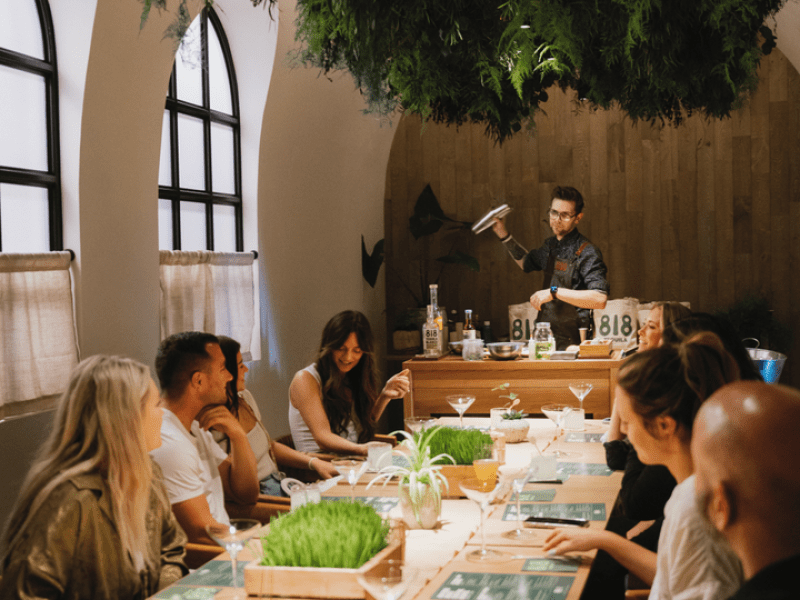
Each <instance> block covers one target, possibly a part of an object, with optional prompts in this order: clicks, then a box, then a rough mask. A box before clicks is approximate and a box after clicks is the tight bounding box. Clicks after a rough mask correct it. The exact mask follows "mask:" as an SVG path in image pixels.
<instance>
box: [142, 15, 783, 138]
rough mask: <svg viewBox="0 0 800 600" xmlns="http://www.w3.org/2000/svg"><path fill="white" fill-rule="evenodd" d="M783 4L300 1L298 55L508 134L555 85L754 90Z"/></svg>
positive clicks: (710, 105) (374, 102)
mask: <svg viewBox="0 0 800 600" xmlns="http://www.w3.org/2000/svg"><path fill="white" fill-rule="evenodd" d="M142 1H144V2H145V4H146V6H149V5H150V3H151V2H152V3H153V4H155V5H158V4H159V2H162V1H163V0H142ZM202 1H204V2H206V3H207V4H210V3H211V2H212V1H213V0H202ZM243 1H244V0H243ZM182 2H185V0H182ZM253 2H254V4H260V3H262V2H265V3H268V4H269V5H270V6H271V5H272V4H273V3H274V2H275V0H253ZM783 3H784V0H505V1H504V0H498V2H497V3H494V4H493V3H490V2H486V1H485V0H407V1H406V2H386V0H297V9H298V19H297V38H298V40H300V41H301V50H300V51H299V53H298V54H297V56H296V57H295V58H296V59H298V60H299V61H300V62H301V63H304V64H307V65H312V66H315V67H318V68H320V69H321V70H322V71H323V72H324V73H328V72H330V71H333V70H347V71H349V72H350V73H351V74H352V75H353V77H354V79H355V81H356V84H357V86H358V88H359V89H360V91H361V93H362V94H363V95H364V97H365V99H366V102H367V106H368V109H367V110H369V111H372V112H377V113H379V114H381V115H388V114H390V113H392V112H393V111H394V110H395V109H398V108H400V109H402V110H404V111H407V112H411V113H416V114H419V115H421V116H422V117H423V118H424V119H430V120H433V121H435V122H441V123H446V124H455V125H459V124H462V123H465V122H476V123H483V124H485V126H486V130H487V133H488V134H489V135H491V136H492V137H493V138H494V139H495V140H496V141H498V142H502V141H503V140H505V139H506V138H507V137H509V136H510V135H512V134H514V133H516V132H517V131H519V130H520V129H522V127H523V126H526V125H528V126H530V125H531V124H532V123H533V117H534V115H535V112H536V110H537V109H538V108H539V107H540V105H541V104H542V103H544V102H546V101H547V98H548V97H547V89H548V88H550V87H551V86H552V85H553V84H558V85H559V86H561V87H562V88H564V89H566V88H571V89H574V90H576V92H577V94H578V97H579V98H581V99H582V100H584V101H585V102H586V103H587V105H588V106H589V107H591V108H608V107H611V106H618V107H619V108H621V109H622V110H623V111H625V112H626V113H628V115H629V116H630V117H631V118H632V119H634V120H637V119H643V120H646V121H663V122H672V123H676V124H677V123H680V121H681V120H682V118H683V117H684V116H685V115H686V114H691V113H692V112H699V113H701V114H703V115H705V116H709V117H726V116H729V115H730V112H731V110H734V109H736V108H737V107H738V106H739V105H740V104H741V103H742V102H743V100H744V99H745V98H746V97H747V95H748V93H749V92H751V91H752V90H753V89H754V88H755V86H756V84H757V76H756V69H757V68H758V64H759V61H760V59H761V57H762V56H763V55H764V54H766V53H768V52H769V51H770V50H771V49H772V47H773V46H774V42H775V39H774V36H773V34H772V32H771V31H770V29H769V28H768V27H766V26H764V20H765V19H766V18H767V17H768V16H770V15H773V14H774V13H775V12H776V11H777V10H778V9H779V8H780V7H781V6H782V5H783ZM143 18H144V17H143Z"/></svg>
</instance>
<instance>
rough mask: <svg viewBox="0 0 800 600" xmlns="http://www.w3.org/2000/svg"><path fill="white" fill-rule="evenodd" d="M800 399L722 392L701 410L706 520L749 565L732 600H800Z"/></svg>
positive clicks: (778, 390)
mask: <svg viewBox="0 0 800 600" xmlns="http://www.w3.org/2000/svg"><path fill="white" fill-rule="evenodd" d="M798 423H800V392H798V391H797V390H795V389H792V388H789V387H785V386H780V385H770V384H766V383H762V382H754V381H741V382H737V383H732V384H730V385H727V386H725V387H722V388H720V389H719V390H717V392H716V393H714V394H713V395H712V396H711V397H710V398H709V399H708V400H707V401H706V402H705V403H704V404H703V406H702V407H701V408H700V411H699V413H698V415H697V421H696V423H695V427H694V436H693V438H692V457H693V461H694V465H695V472H696V475H697V477H696V488H697V498H698V503H699V504H700V505H701V506H700V508H701V513H702V514H704V515H705V516H706V518H707V519H708V521H709V526H711V527H713V528H714V529H715V530H716V531H719V532H720V533H721V534H722V535H723V536H724V537H725V538H726V539H727V540H728V542H729V543H730V545H731V547H732V548H733V550H734V551H735V552H736V554H737V555H738V556H739V558H740V559H741V561H742V567H743V569H744V575H745V578H746V579H747V581H745V583H744V584H743V585H742V587H741V589H740V590H739V591H738V592H737V593H736V594H735V595H734V596H733V597H732V599H731V600H748V599H750V598H758V599H759V600H783V599H789V598H793V599H797V598H800V577H799V576H798V575H799V574H800V436H799V435H798V432H797V426H798Z"/></svg>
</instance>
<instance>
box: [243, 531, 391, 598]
mask: <svg viewBox="0 0 800 600" xmlns="http://www.w3.org/2000/svg"><path fill="white" fill-rule="evenodd" d="M390 535H391V540H390V542H389V545H388V546H387V547H386V548H384V549H383V550H381V551H380V552H378V553H377V554H376V555H375V556H373V557H372V558H371V559H370V560H368V561H367V562H366V563H364V564H363V565H362V566H361V568H360V569H319V568H313V567H263V566H261V565H259V564H258V561H257V560H256V561H253V562H251V563H249V564H248V565H246V566H245V568H244V588H245V590H246V591H247V595H248V596H249V597H254V598H263V597H268V596H283V597H291V598H339V599H362V598H364V599H365V598H366V597H367V595H366V592H365V591H364V588H363V587H361V585H360V584H359V583H358V579H356V577H357V576H358V574H359V573H367V572H369V571H372V570H373V569H380V568H381V565H382V564H383V563H384V562H385V561H387V560H390V559H399V560H402V559H403V557H404V554H405V528H404V527H403V525H402V523H399V524H398V525H397V526H396V527H394V528H393V529H392V532H391V534H390Z"/></svg>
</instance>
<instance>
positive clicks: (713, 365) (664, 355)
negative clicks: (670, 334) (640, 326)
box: [617, 331, 739, 440]
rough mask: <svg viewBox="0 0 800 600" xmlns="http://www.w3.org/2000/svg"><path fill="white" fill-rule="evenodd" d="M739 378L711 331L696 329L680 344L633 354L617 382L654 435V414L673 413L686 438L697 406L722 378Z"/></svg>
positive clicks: (697, 408)
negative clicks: (699, 331) (697, 331)
mask: <svg viewBox="0 0 800 600" xmlns="http://www.w3.org/2000/svg"><path fill="white" fill-rule="evenodd" d="M738 379H739V367H738V365H737V364H736V361H735V360H734V358H733V357H732V356H731V355H730V354H729V353H728V352H727V350H725V346H724V345H723V343H722V341H721V340H720V339H719V337H717V336H716V335H715V334H713V333H711V332H709V331H705V332H701V333H697V334H695V335H693V336H692V337H690V338H688V339H687V340H686V341H684V342H682V343H680V344H665V345H662V346H659V347H657V348H653V349H651V350H645V351H644V352H641V353H637V354H634V355H633V356H632V357H631V358H629V359H628V360H626V361H625V363H624V364H623V365H622V367H620V370H619V375H618V378H617V384H618V385H619V386H620V387H621V388H622V389H623V390H625V393H626V394H628V396H630V398H631V403H632V408H633V411H634V412H635V413H636V414H637V415H639V416H640V417H642V419H643V420H644V424H645V427H646V428H647V430H648V431H650V432H651V433H653V434H655V429H654V426H653V421H654V420H655V419H656V418H657V417H661V416H667V417H672V418H673V419H674V420H675V422H676V423H677V424H678V427H679V431H680V432H681V435H682V436H683V437H684V438H685V439H686V440H689V439H690V438H691V434H692V424H693V423H694V417H695V414H697V411H698V410H699V408H700V405H701V404H702V403H703V402H704V401H705V399H706V398H708V397H709V396H710V395H711V394H712V393H714V392H715V391H716V390H717V389H719V388H721V387H722V386H723V385H725V384H726V383H730V382H731V381H737V380H738Z"/></svg>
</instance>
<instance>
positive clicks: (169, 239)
mask: <svg viewBox="0 0 800 600" xmlns="http://www.w3.org/2000/svg"><path fill="white" fill-rule="evenodd" d="M241 172H242V169H241V144H240V130H239V98H238V92H237V85H236V73H235V72H234V69H233V61H232V59H231V53H230V49H229V48H228V42H227V39H226V37H225V32H224V31H223V29H222V25H221V24H220V21H219V18H218V17H217V16H216V14H215V13H214V11H213V10H211V9H204V10H203V11H202V13H201V14H200V15H199V16H198V17H197V18H196V19H195V21H194V22H193V23H192V25H191V27H190V28H189V31H188V32H187V34H186V37H185V38H184V40H183V42H182V44H181V48H180V50H179V51H178V54H177V56H176V58H175V65H174V67H173V69H172V77H171V78H170V82H169V92H168V94H167V106H166V109H165V111H164V122H163V127H162V133H161V166H160V170H159V182H158V183H159V188H158V190H159V202H158V220H159V248H161V249H162V250H218V251H222V252H241V251H242V250H243V240H242V177H241Z"/></svg>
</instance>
